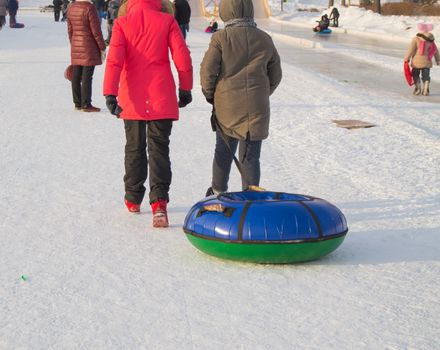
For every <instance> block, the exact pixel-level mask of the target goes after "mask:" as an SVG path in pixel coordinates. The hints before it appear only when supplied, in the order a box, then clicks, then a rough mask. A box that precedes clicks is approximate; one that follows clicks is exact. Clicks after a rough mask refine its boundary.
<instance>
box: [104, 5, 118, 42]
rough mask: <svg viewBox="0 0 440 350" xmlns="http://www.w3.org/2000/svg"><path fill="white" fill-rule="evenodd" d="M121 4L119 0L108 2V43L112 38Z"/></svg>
mask: <svg viewBox="0 0 440 350" xmlns="http://www.w3.org/2000/svg"><path fill="white" fill-rule="evenodd" d="M119 5H120V1H119V0H110V1H109V2H108V3H107V39H106V40H105V43H106V44H107V45H109V44H110V39H111V38H112V30H113V25H114V23H115V19H116V18H118V10H119Z"/></svg>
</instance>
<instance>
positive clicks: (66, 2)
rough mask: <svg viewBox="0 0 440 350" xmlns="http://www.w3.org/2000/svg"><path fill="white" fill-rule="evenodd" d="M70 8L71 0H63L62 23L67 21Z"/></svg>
mask: <svg viewBox="0 0 440 350" xmlns="http://www.w3.org/2000/svg"><path fill="white" fill-rule="evenodd" d="M68 8H69V0H63V4H62V6H61V12H62V14H63V16H62V18H61V22H65V21H66V19H67V9H68Z"/></svg>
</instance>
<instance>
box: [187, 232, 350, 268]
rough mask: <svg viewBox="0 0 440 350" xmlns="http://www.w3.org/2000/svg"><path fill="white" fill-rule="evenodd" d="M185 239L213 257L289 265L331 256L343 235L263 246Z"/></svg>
mask: <svg viewBox="0 0 440 350" xmlns="http://www.w3.org/2000/svg"><path fill="white" fill-rule="evenodd" d="M186 237H187V238H188V239H189V241H190V242H191V243H192V244H193V245H194V246H195V247H196V248H197V249H199V250H201V251H202V252H204V253H206V254H209V255H213V256H215V257H217V258H223V259H231V260H238V261H246V262H254V263H266V264H290V263H298V262H305V261H311V260H316V259H319V258H321V257H323V256H325V255H327V254H329V253H331V252H332V251H334V250H335V249H336V248H338V247H339V246H340V245H341V243H342V242H343V241H344V238H345V234H344V235H343V236H339V237H336V238H331V239H326V240H322V241H317V242H304V243H266V244H252V243H250V244H248V243H244V242H240V243H234V242H227V241H221V240H213V239H205V238H202V237H198V236H196V235H193V234H190V233H189V234H187V235H186Z"/></svg>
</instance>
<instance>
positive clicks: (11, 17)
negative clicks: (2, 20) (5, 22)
mask: <svg viewBox="0 0 440 350" xmlns="http://www.w3.org/2000/svg"><path fill="white" fill-rule="evenodd" d="M16 15H17V11H14V12H9V27H11V28H13V27H15V25H16V24H17V20H16V19H15V16H16Z"/></svg>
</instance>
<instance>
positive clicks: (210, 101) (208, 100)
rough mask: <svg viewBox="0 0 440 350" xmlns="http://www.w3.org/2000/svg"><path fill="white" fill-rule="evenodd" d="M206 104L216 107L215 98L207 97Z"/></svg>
mask: <svg viewBox="0 0 440 350" xmlns="http://www.w3.org/2000/svg"><path fill="white" fill-rule="evenodd" d="M206 102H208V103H209V104H210V105H213V106H214V97H210V98H208V97H206Z"/></svg>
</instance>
